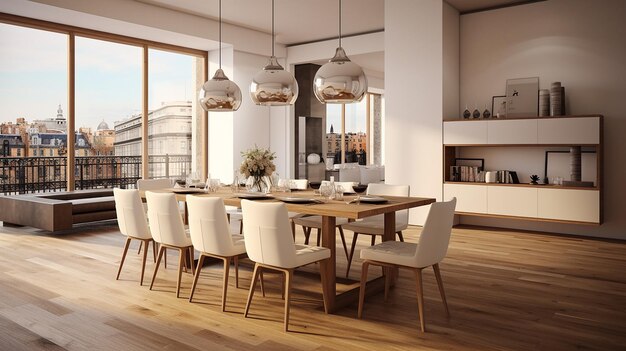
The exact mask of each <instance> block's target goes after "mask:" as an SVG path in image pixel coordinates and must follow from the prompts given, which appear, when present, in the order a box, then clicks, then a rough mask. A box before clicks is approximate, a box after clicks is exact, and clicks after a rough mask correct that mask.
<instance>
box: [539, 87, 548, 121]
mask: <svg viewBox="0 0 626 351" xmlns="http://www.w3.org/2000/svg"><path fill="white" fill-rule="evenodd" d="M539 116H542V117H544V116H550V90H548V89H541V90H539Z"/></svg>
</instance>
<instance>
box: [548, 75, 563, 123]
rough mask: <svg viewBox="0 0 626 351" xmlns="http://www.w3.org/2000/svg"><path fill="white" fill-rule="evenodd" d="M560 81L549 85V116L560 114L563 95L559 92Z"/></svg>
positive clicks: (560, 90) (561, 112)
mask: <svg viewBox="0 0 626 351" xmlns="http://www.w3.org/2000/svg"><path fill="white" fill-rule="evenodd" d="M561 92H562V89H561V82H553V83H552V85H551V86H550V116H562V115H563V111H562V105H563V98H564V96H563V95H562V94H561Z"/></svg>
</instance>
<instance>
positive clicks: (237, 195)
mask: <svg viewBox="0 0 626 351" xmlns="http://www.w3.org/2000/svg"><path fill="white" fill-rule="evenodd" d="M158 191H159V192H161V191H166V192H174V193H176V197H177V200H178V201H181V202H184V201H185V200H186V196H187V195H196V196H212V197H221V198H222V199H223V201H224V204H225V205H227V206H234V207H241V200H242V198H246V197H251V198H253V200H252V201H283V202H284V203H285V205H286V207H287V210H288V211H289V212H297V213H300V214H303V215H318V216H321V217H322V230H321V235H322V243H321V244H322V246H323V247H325V248H328V249H329V250H330V258H329V259H328V260H324V261H322V262H321V265H320V270H322V271H323V272H320V273H325V274H321V276H322V277H324V278H323V279H325V281H322V289H323V294H324V295H325V297H326V298H325V300H326V303H325V305H324V310H325V312H326V313H333V312H335V311H337V310H338V309H339V308H342V307H345V306H348V305H350V304H353V303H355V302H356V301H358V294H359V286H358V284H352V287H351V288H350V289H347V290H344V291H342V292H340V293H337V274H336V262H337V250H336V248H337V243H336V234H335V227H336V220H337V218H338V217H339V218H347V219H349V220H359V219H362V218H366V217H371V216H376V215H383V216H384V234H383V236H382V240H383V241H389V240H395V228H396V216H395V213H396V211H401V210H407V209H410V208H414V207H420V206H426V205H429V204H431V203H433V202H435V201H436V199H434V198H429V197H412V196H408V197H401V196H380V197H381V198H383V199H384V201H378V202H376V203H365V202H364V201H360V202H358V203H357V202H356V201H352V200H355V198H356V195H355V196H351V195H349V194H348V195H346V196H345V197H344V199H342V200H330V199H326V198H323V197H320V196H319V195H318V194H315V193H314V191H312V190H304V191H292V192H275V193H271V194H266V195H267V196H264V197H263V196H254V195H253V196H247V195H249V194H247V193H246V192H238V191H236V190H232V189H231V188H229V187H222V188H219V189H218V190H217V191H213V192H207V191H204V190H200V189H195V190H194V189H193V188H191V189H187V190H185V188H173V189H163V190H158ZM257 194H259V193H257ZM141 195H142V197H145V193H144V192H141ZM254 198H256V199H254ZM298 199H303V200H302V201H298ZM305 200H311V201H305ZM244 235H245V233H244ZM384 284H385V282H384V276H381V277H377V278H375V279H373V280H372V281H369V282H368V290H367V294H368V295H371V294H374V293H377V292H380V291H382V290H383V289H384Z"/></svg>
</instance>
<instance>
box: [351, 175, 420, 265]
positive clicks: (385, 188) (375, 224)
mask: <svg viewBox="0 0 626 351" xmlns="http://www.w3.org/2000/svg"><path fill="white" fill-rule="evenodd" d="M409 193H410V189H409V186H408V185H390V184H369V185H368V186H367V195H383V196H385V195H386V196H409ZM408 225H409V210H403V211H397V212H396V228H395V229H394V232H395V233H396V234H398V237H399V238H400V241H404V238H403V237H402V231H403V230H405V229H406V228H407V227H408ZM342 228H343V229H347V230H351V231H353V232H354V236H353V237H352V246H351V247H350V254H349V255H348V268H347V269H346V277H347V276H348V275H349V274H350V266H351V265H352V258H353V257H354V248H355V247H356V243H357V239H358V237H359V234H367V235H371V237H372V240H371V244H372V245H374V244H375V243H376V236H382V235H383V234H384V232H385V217H384V215H378V216H372V217H367V218H365V219H363V220H361V221H356V222H350V223H347V224H344V225H343V226H342Z"/></svg>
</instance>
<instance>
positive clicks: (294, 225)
mask: <svg viewBox="0 0 626 351" xmlns="http://www.w3.org/2000/svg"><path fill="white" fill-rule="evenodd" d="M289 224H290V225H291V235H292V236H293V242H294V243H295V242H296V223H295V222H294V221H293V220H290V221H289Z"/></svg>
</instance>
